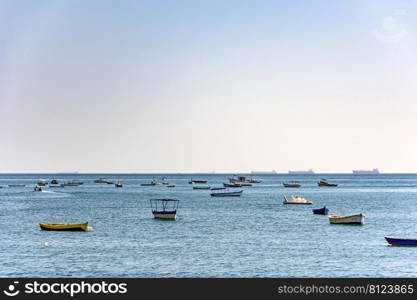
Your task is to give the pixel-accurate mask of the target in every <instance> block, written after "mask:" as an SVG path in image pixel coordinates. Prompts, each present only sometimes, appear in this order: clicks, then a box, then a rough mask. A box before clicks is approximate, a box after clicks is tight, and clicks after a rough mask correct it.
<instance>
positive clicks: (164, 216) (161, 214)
mask: <svg viewBox="0 0 417 300" xmlns="http://www.w3.org/2000/svg"><path fill="white" fill-rule="evenodd" d="M152 213H153V217H154V218H155V219H159V220H172V221H174V220H176V218H177V211H172V212H170V211H153V212H152Z"/></svg>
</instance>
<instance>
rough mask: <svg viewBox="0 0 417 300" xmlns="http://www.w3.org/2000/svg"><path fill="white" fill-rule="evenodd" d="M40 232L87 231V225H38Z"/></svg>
mask: <svg viewBox="0 0 417 300" xmlns="http://www.w3.org/2000/svg"><path fill="white" fill-rule="evenodd" d="M39 226H40V228H41V229H42V230H51V231H52V230H53V231H88V223H80V224H59V223H39Z"/></svg>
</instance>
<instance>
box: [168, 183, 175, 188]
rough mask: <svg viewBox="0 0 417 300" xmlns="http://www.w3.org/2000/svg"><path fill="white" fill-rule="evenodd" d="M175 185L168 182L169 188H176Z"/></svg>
mask: <svg viewBox="0 0 417 300" xmlns="http://www.w3.org/2000/svg"><path fill="white" fill-rule="evenodd" d="M174 187H175V185H174V184H168V185H167V188H174Z"/></svg>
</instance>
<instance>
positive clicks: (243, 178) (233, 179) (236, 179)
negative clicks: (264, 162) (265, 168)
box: [229, 175, 261, 183]
mask: <svg viewBox="0 0 417 300" xmlns="http://www.w3.org/2000/svg"><path fill="white" fill-rule="evenodd" d="M229 182H230V183H261V181H260V180H257V179H252V178H246V176H236V175H233V177H230V178H229Z"/></svg>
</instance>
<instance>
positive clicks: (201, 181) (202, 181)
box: [188, 178, 207, 184]
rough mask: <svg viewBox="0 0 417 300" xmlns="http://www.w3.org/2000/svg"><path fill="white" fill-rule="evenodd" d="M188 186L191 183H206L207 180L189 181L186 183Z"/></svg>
mask: <svg viewBox="0 0 417 300" xmlns="http://www.w3.org/2000/svg"><path fill="white" fill-rule="evenodd" d="M188 183H189V184H192V183H207V180H201V179H192V178H191V179H190V181H188Z"/></svg>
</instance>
